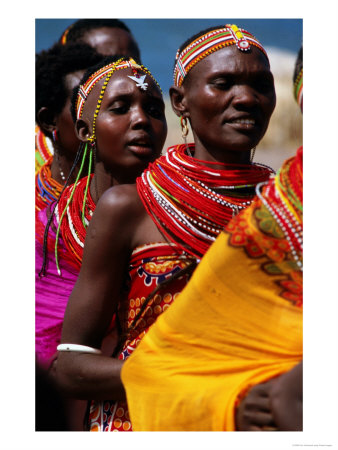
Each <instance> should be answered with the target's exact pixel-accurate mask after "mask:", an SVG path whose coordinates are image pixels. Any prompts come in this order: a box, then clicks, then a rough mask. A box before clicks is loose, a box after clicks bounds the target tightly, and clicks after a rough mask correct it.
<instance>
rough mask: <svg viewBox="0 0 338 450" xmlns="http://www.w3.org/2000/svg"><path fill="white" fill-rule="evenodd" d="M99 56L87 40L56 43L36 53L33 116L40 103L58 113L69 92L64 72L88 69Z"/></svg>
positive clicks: (98, 59) (40, 105) (41, 105)
mask: <svg viewBox="0 0 338 450" xmlns="http://www.w3.org/2000/svg"><path fill="white" fill-rule="evenodd" d="M101 59H102V55H100V54H99V53H97V51H96V50H95V49H93V48H92V47H91V46H89V45H87V44H80V43H71V44H67V45H60V44H55V45H54V46H53V47H51V48H50V49H49V50H43V51H42V52H40V53H39V54H38V55H37V56H36V62H35V118H36V121H38V120H37V119H38V118H37V116H38V111H39V110H40V109H41V108H42V107H44V106H45V107H48V109H49V110H50V111H51V112H52V113H54V114H55V115H57V114H59V113H60V112H61V111H62V109H63V107H64V105H65V103H66V100H67V97H68V95H69V93H68V91H67V88H66V86H65V83H64V80H65V76H66V75H68V74H70V73H72V72H76V71H78V70H84V69H87V68H88V67H89V66H91V65H93V64H96V63H97V62H98V61H100V60H101Z"/></svg>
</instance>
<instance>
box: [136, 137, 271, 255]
mask: <svg viewBox="0 0 338 450" xmlns="http://www.w3.org/2000/svg"><path fill="white" fill-rule="evenodd" d="M187 151H190V152H191V153H193V152H194V144H188V145H186V144H182V145H178V146H174V147H171V148H169V149H168V151H167V153H166V155H164V156H162V157H160V158H159V159H157V160H156V161H155V162H154V163H152V164H150V165H149V167H148V169H147V170H146V171H144V172H143V174H142V177H140V178H138V179H137V181H136V183H137V189H138V193H139V195H140V198H141V200H142V202H143V204H144V206H145V208H146V210H147V212H148V214H149V215H150V216H151V218H152V219H153V221H154V222H155V224H156V225H157V226H158V228H159V229H160V230H161V231H162V233H163V234H164V235H165V236H166V237H167V238H168V239H169V240H170V241H173V242H175V243H176V244H177V245H178V246H179V247H180V248H181V249H182V250H184V251H186V252H187V253H189V254H191V255H193V256H195V257H196V258H197V259H199V258H201V257H202V256H203V255H204V253H205V252H206V251H207V249H208V248H209V246H210V245H211V243H212V242H213V241H214V240H215V239H216V237H217V236H218V235H219V233H220V232H221V230H222V229H223V228H224V226H225V225H226V224H227V223H228V222H229V220H230V219H231V218H232V217H233V216H234V215H236V214H237V213H238V212H239V211H240V210H241V209H243V208H246V207H247V206H249V205H250V203H251V202H252V199H253V198H254V196H255V186H256V185H257V184H258V183H260V182H262V181H267V180H268V179H269V177H270V175H271V174H273V173H274V172H273V170H272V169H271V168H269V167H268V166H265V165H262V164H241V165H240V164H220V163H218V162H217V163H216V162H206V161H200V160H197V159H195V158H193V157H191V156H189V155H188V154H187ZM215 165H217V167H219V166H221V167H222V169H221V170H219V169H214V168H213V166H215ZM217 189H221V190H222V191H226V193H223V192H222V193H221V192H217V191H216V190H217Z"/></svg>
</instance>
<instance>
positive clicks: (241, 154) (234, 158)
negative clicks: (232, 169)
mask: <svg viewBox="0 0 338 450" xmlns="http://www.w3.org/2000/svg"><path fill="white" fill-rule="evenodd" d="M193 156H194V158H196V159H200V160H202V161H206V162H208V161H209V162H216V163H217V162H219V163H222V164H250V156H251V151H250V150H246V151H240V150H226V149H221V150H220V149H214V148H213V149H207V148H206V147H204V146H203V145H202V144H201V143H198V142H196V144H195V152H194V155H193ZM216 168H217V167H215V169H216Z"/></svg>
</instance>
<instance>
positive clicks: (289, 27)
mask: <svg viewBox="0 0 338 450" xmlns="http://www.w3.org/2000/svg"><path fill="white" fill-rule="evenodd" d="M119 18H120V17H119ZM120 19H121V20H123V21H124V22H125V24H126V25H127V26H128V27H129V28H130V30H131V32H132V33H133V35H134V37H135V39H136V40H137V42H138V44H139V47H140V49H141V57H142V62H143V64H144V65H145V66H146V67H148V69H149V70H150V71H151V72H152V74H153V75H154V76H155V78H156V79H157V81H158V82H159V83H160V85H161V87H162V90H163V92H164V94H167V93H168V90H169V87H170V86H171V84H172V68H173V63H174V57H175V54H176V51H177V49H178V47H179V46H180V45H181V44H182V43H183V42H184V41H185V40H186V39H188V38H189V37H191V36H192V35H194V34H195V33H198V32H199V31H201V30H203V29H205V28H208V27H211V26H214V25H221V24H226V23H235V24H236V25H238V26H239V27H242V28H245V29H247V30H248V31H250V32H251V33H252V34H254V35H255V36H256V38H257V39H258V40H259V41H260V42H261V43H262V45H263V46H264V47H265V48H268V47H277V48H280V49H281V50H286V51H290V52H293V53H295V54H296V53H297V52H298V49H299V48H300V46H301V45H302V40H303V21H302V19H236V18H216V19H124V18H120ZM75 20H76V19H36V20H35V45H36V52H40V51H41V50H44V49H48V48H49V47H50V46H51V45H53V44H54V43H55V42H56V41H57V40H58V39H59V37H60V36H61V34H62V33H63V31H64V30H65V29H66V28H67V27H68V26H69V25H70V24H71V23H73V22H74V21H75Z"/></svg>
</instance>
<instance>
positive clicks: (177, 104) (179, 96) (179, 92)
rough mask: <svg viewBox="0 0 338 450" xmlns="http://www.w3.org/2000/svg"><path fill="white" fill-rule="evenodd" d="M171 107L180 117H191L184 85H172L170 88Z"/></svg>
mask: <svg viewBox="0 0 338 450" xmlns="http://www.w3.org/2000/svg"><path fill="white" fill-rule="evenodd" d="M169 94H170V101H171V107H172V109H173V111H174V113H175V114H176V115H177V116H178V117H181V116H183V117H189V111H188V109H187V106H186V97H185V95H184V94H185V92H184V87H182V86H181V87H177V86H171V88H170V89H169Z"/></svg>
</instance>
